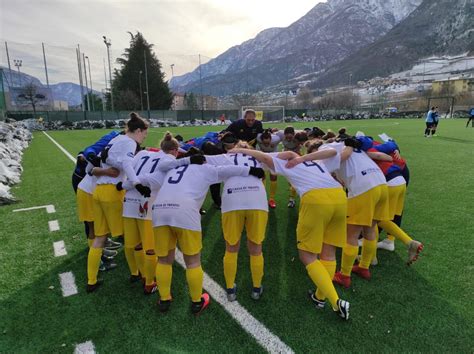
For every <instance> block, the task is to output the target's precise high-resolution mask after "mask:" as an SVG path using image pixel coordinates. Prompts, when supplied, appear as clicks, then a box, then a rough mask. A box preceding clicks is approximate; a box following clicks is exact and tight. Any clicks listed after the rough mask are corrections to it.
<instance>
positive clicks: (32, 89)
mask: <svg viewBox="0 0 474 354" xmlns="http://www.w3.org/2000/svg"><path fill="white" fill-rule="evenodd" d="M18 98H19V99H21V100H24V101H26V102H28V103H29V104H30V105H31V107H32V108H33V115H34V117H36V105H37V104H38V102H40V101H42V100H45V99H46V96H45V95H43V94H41V93H38V86H36V85H35V84H34V83H33V82H30V83H29V84H26V85H25V86H24V87H23V88H22V90H21V93H20V94H19V95H18Z"/></svg>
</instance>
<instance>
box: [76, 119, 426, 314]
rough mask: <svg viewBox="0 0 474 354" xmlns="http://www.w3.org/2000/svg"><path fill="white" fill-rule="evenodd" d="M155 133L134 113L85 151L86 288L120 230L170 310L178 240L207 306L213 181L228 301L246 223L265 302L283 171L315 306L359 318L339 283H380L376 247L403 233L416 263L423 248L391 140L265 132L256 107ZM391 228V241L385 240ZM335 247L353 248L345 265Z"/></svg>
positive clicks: (197, 296)
mask: <svg viewBox="0 0 474 354" xmlns="http://www.w3.org/2000/svg"><path fill="white" fill-rule="evenodd" d="M147 131H148V123H147V121H146V120H144V119H143V118H141V117H139V116H138V115H137V114H135V113H131V114H130V120H129V121H128V122H127V127H126V131H125V132H122V133H118V132H112V133H109V134H107V135H106V136H104V137H102V138H101V139H100V140H99V141H98V142H96V143H95V144H93V145H91V146H89V147H87V148H86V149H84V151H82V152H81V153H79V155H78V160H77V161H78V162H77V165H76V170H75V172H74V175H73V183H74V184H75V185H77V205H78V215H79V219H80V220H81V221H83V222H84V223H85V225H86V234H87V236H88V242H89V254H88V260H87V277H88V283H87V292H94V291H96V290H97V288H98V287H99V286H100V285H102V280H99V279H98V272H99V269H100V268H101V267H102V266H103V263H104V262H106V261H107V259H104V255H105V253H106V252H107V251H108V252H110V248H111V246H115V243H114V242H113V241H110V240H109V237H120V236H123V243H124V253H125V257H126V260H127V263H128V266H129V270H130V281H132V282H138V281H142V282H143V289H144V293H145V294H147V295H149V294H153V293H155V292H156V290H158V293H159V299H158V308H159V310H160V311H161V312H167V311H168V310H169V309H170V307H171V304H172V294H171V282H172V264H173V262H174V260H175V254H176V247H179V249H180V251H181V252H182V253H183V258H184V262H185V264H186V281H187V285H188V289H189V295H190V298H191V312H192V313H193V314H195V315H198V314H200V313H201V312H202V311H203V310H205V309H206V308H207V307H208V306H209V304H210V297H209V295H208V294H207V293H205V292H203V275H204V272H203V269H202V266H201V250H202V247H203V243H202V228H201V214H202V213H203V210H202V205H203V202H204V200H205V198H206V195H207V193H208V191H209V189H210V187H211V195H212V198H213V200H214V203H215V205H216V207H218V208H219V209H221V217H222V220H221V221H222V231H223V235H224V239H225V251H224V256H223V272H224V278H225V289H226V292H227V299H228V301H235V300H236V299H237V294H238V291H237V290H238V288H237V285H236V274H237V263H238V261H237V260H238V252H239V249H240V242H241V236H242V232H243V230H244V228H245V230H246V235H247V240H246V243H247V248H248V252H249V256H250V273H251V277H252V283H253V284H252V288H251V289H249V293H250V296H251V298H252V299H254V300H256V301H258V300H259V299H260V298H261V297H262V296H263V290H264V287H263V285H262V284H263V277H264V256H263V248H262V245H263V243H264V240H265V234H266V226H267V222H268V209H269V208H276V207H277V205H276V201H275V195H276V190H277V176H278V175H280V176H283V177H285V178H286V180H287V181H288V183H289V189H290V192H289V201H288V205H287V206H288V207H289V208H293V207H295V205H296V196H299V200H300V202H299V204H300V205H299V213H298V223H297V228H296V240H295V245H296V248H297V249H298V254H299V258H300V260H301V262H302V263H303V265H304V266H305V268H306V271H307V274H308V276H309V278H310V279H311V281H312V282H313V283H314V289H311V290H309V291H308V298H309V301H310V302H311V303H312V304H313V306H314V307H315V308H316V309H320V310H323V309H324V308H325V307H326V302H328V303H329V306H330V308H331V309H332V310H333V311H334V313H336V314H337V315H338V316H340V317H341V318H343V319H345V320H348V319H349V310H350V304H349V302H348V301H347V300H343V299H340V298H339V296H338V293H337V290H336V288H335V284H336V285H338V286H343V287H345V288H349V287H350V286H351V274H352V273H354V274H356V275H357V276H359V277H362V278H364V279H367V280H369V279H370V277H371V273H370V270H369V268H370V266H371V265H372V264H375V263H376V262H377V258H376V251H377V247H379V248H384V249H388V250H393V249H394V239H398V240H400V241H401V242H403V244H404V245H406V247H407V251H408V260H407V264H408V265H410V264H412V263H413V262H415V261H416V260H417V258H418V256H419V253H420V252H421V251H422V249H423V245H422V244H421V243H420V242H419V241H416V240H413V239H412V238H411V237H410V236H409V235H408V234H406V233H405V232H404V231H403V230H402V229H401V228H400V224H401V216H402V213H403V206H404V201H405V193H406V186H407V184H408V181H409V173H408V167H407V164H406V161H405V160H404V159H403V158H402V157H401V156H400V151H399V148H398V146H397V144H396V143H395V142H394V141H393V140H391V139H388V137H386V136H385V137H386V139H385V140H386V141H382V142H378V141H376V140H374V139H372V138H371V137H367V136H364V135H363V134H361V133H360V132H358V134H356V136H350V135H348V134H347V133H346V131H345V129H341V130H340V131H339V132H338V134H335V133H333V132H331V131H328V132H324V131H323V130H321V129H319V128H313V129H305V130H302V131H295V130H294V128H292V127H287V128H285V130H284V131H279V130H278V129H276V128H274V129H267V130H263V128H262V126H261V122H258V121H256V120H255V112H254V111H252V110H247V111H246V112H245V115H244V119H242V120H240V121H237V122H234V123H232V124H231V125H230V126H229V127H228V128H227V129H226V130H225V131H223V132H221V133H208V134H206V136H205V137H200V138H196V139H191V140H189V141H187V142H183V141H182V139H176V137H173V135H172V134H171V133H166V134H165V135H164V137H163V138H162V140H161V142H160V143H159V148H148V149H143V148H141V144H142V143H143V142H144V140H145V138H146V136H147ZM383 136H384V135H383ZM177 137H178V136H177ZM178 138H180V137H178ZM280 144H281V145H282V147H283V149H281V150H282V151H280V149H279V146H280ZM256 148H257V149H256ZM303 151H305V154H303ZM266 176H269V181H270V183H269V184H270V185H269V198H267V192H266V183H265V180H266ZM221 184H223V188H222V193H220V190H221V188H220V185H221ZM216 186H217V188H216ZM382 230H384V231H385V232H386V233H387V238H386V239H384V240H383V241H380V242H379V241H378V239H379V232H380V231H382ZM360 243H361V245H362V247H361V254H360V256H359V244H360ZM336 248H342V257H341V261H340V270H339V271H337V272H336V268H337V262H336ZM268 257H271V255H268ZM357 260H358V261H357ZM356 261H357V264H356ZM239 292H240V291H239Z"/></svg>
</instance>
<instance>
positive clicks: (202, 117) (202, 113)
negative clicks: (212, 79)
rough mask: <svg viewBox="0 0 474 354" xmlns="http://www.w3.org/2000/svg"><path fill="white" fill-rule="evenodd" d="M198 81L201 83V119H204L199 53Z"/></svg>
mask: <svg viewBox="0 0 474 354" xmlns="http://www.w3.org/2000/svg"><path fill="white" fill-rule="evenodd" d="M199 82H200V85H201V120H204V95H203V91H202V66H201V54H199Z"/></svg>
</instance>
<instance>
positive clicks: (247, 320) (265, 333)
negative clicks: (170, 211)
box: [43, 131, 293, 353]
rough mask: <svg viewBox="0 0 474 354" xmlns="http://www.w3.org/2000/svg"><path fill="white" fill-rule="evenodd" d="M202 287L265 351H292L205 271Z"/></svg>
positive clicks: (178, 257) (179, 255)
mask: <svg viewBox="0 0 474 354" xmlns="http://www.w3.org/2000/svg"><path fill="white" fill-rule="evenodd" d="M43 133H44V134H45V135H46V136H47V137H48V138H49V139H50V140H51V141H52V142H53V143H54V145H56V146H57V147H58V148H59V149H60V150H61V151H62V152H63V153H64V154H65V155H66V156H67V157H69V159H70V160H71V161H72V162H74V163H76V160H75V159H74V158H73V157H72V155H71V154H70V153H69V152H68V151H67V150H66V149H64V148H63V147H62V146H61V145H59V143H58V142H57V141H56V140H54V139H53V138H52V137H51V136H49V135H48V134H47V133H46V132H44V131H43ZM176 261H177V262H178V263H179V264H180V265H181V266H182V267H183V268H186V265H185V263H184V259H183V254H182V253H181V252H180V251H179V250H176ZM71 275H72V273H71ZM72 276H73V275H72ZM73 277H74V276H73ZM203 287H204V289H205V290H207V291H208V292H209V295H211V296H212V298H213V299H214V300H215V301H216V302H217V303H218V304H220V305H221V306H222V307H223V308H224V310H225V311H226V312H227V313H228V314H229V315H230V316H231V317H232V318H233V319H234V320H235V321H236V322H237V323H238V324H239V325H240V326H241V327H242V329H244V331H246V332H247V333H248V334H249V335H250V336H252V337H253V338H254V339H255V340H256V341H257V343H258V344H259V345H260V346H262V347H263V348H264V349H265V350H266V351H268V352H270V353H293V350H292V349H291V348H290V347H289V346H288V345H287V344H285V343H284V342H283V341H282V340H281V339H280V338H279V337H278V336H276V335H275V334H273V333H272V332H271V331H270V330H269V329H268V328H267V327H266V326H265V325H264V324H263V323H261V322H260V321H259V320H257V319H256V318H255V317H253V316H252V315H251V314H250V312H248V311H247V310H246V309H245V308H244V307H243V306H242V305H240V304H239V303H238V301H233V302H229V301H227V297H226V293H225V290H224V289H223V288H222V287H221V286H220V285H219V284H218V283H217V282H216V281H214V280H213V279H212V278H211V277H210V276H209V275H208V274H207V273H204V284H203ZM76 291H77V290H76ZM86 343H88V342H86ZM91 343H92V342H91Z"/></svg>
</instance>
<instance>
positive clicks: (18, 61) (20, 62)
mask: <svg viewBox="0 0 474 354" xmlns="http://www.w3.org/2000/svg"><path fill="white" fill-rule="evenodd" d="M13 63H14V65H15V66H16V68H17V69H18V76H19V78H20V87H21V71H20V68H21V64H22V63H23V60H21V59H13Z"/></svg>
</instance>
